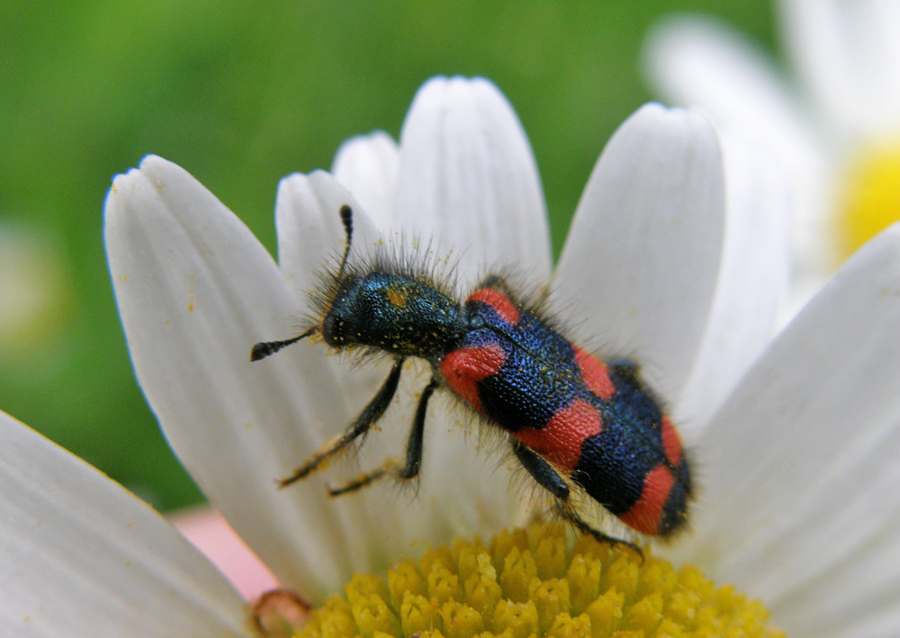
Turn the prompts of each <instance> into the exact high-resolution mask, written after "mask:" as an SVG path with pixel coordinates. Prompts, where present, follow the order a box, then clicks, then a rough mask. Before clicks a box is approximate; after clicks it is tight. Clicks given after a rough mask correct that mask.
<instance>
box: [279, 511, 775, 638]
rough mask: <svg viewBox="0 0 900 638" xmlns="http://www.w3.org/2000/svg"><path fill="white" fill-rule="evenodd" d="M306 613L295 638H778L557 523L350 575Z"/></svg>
mask: <svg viewBox="0 0 900 638" xmlns="http://www.w3.org/2000/svg"><path fill="white" fill-rule="evenodd" d="M345 590H346V596H345V597H344V596H334V597H332V598H330V599H329V600H327V601H326V602H325V604H324V605H323V607H321V608H320V609H318V610H316V611H315V612H313V614H312V616H311V617H310V619H309V622H308V623H307V624H306V626H305V627H303V628H302V629H301V630H299V631H298V632H297V633H295V634H294V635H295V636H298V637H300V638H354V637H355V636H361V637H362V638H389V637H391V636H398V637H399V636H403V637H412V636H417V637H418V638H472V637H477V638H491V637H492V636H503V637H504V638H529V636H536V637H537V636H554V637H557V638H569V637H572V638H575V637H584V638H600V637H603V636H615V637H616V638H638V637H646V638H650V637H659V638H662V637H663V636H681V637H685V638H686V637H687V636H698V637H699V636H710V637H711V636H735V637H737V636H748V637H752V636H765V637H767V638H774V637H776V636H784V633H783V632H782V631H780V630H778V629H776V628H774V627H772V626H771V625H770V624H769V622H768V611H767V610H766V609H765V608H764V607H763V605H762V604H761V603H759V602H758V601H755V600H749V599H747V598H746V597H745V596H744V595H742V594H740V593H738V592H736V591H735V590H734V588H733V587H731V586H724V587H716V586H715V585H713V583H712V582H711V581H710V580H708V579H707V578H705V577H704V576H703V574H701V573H700V571H699V570H698V569H697V568H696V567H692V566H686V567H682V568H681V569H679V570H677V571H676V570H675V569H674V568H673V567H672V565H671V564H669V563H668V562H666V561H664V560H661V559H659V558H654V557H652V556H647V557H646V558H645V559H644V561H643V562H641V559H640V558H639V557H638V556H637V555H636V553H635V552H633V551H631V550H629V549H625V548H619V547H611V546H609V545H606V544H601V543H598V542H597V541H595V540H594V539H593V538H592V537H590V536H579V537H578V538H576V539H575V541H574V542H571V541H568V540H567V537H566V529H565V528H564V526H562V525H559V524H551V525H547V524H535V525H533V526H531V527H530V528H529V529H528V530H521V529H520V530H515V531H513V532H503V533H501V534H500V535H499V536H497V537H496V538H494V539H493V540H492V541H491V542H490V544H489V545H485V544H483V543H482V542H481V541H480V540H479V539H477V538H476V539H475V540H471V541H469V540H457V541H456V542H455V543H454V544H453V545H452V546H451V547H436V548H434V549H431V550H430V551H428V553H426V554H425V556H424V557H423V558H422V559H421V560H419V561H407V562H404V563H400V564H399V565H397V566H396V567H394V568H393V569H391V570H390V572H388V575H387V578H386V579H385V578H380V577H377V576H371V575H366V576H362V575H357V576H355V577H354V578H353V580H352V581H351V582H350V584H348V585H347V586H346V588H345Z"/></svg>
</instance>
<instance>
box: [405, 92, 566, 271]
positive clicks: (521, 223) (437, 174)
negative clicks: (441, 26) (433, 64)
mask: <svg viewBox="0 0 900 638" xmlns="http://www.w3.org/2000/svg"><path fill="white" fill-rule="evenodd" d="M397 188H398V191H397V215H398V217H397V221H396V223H397V227H398V228H403V229H404V232H407V229H411V230H412V232H413V236H414V237H417V238H419V239H420V240H422V241H427V240H429V239H432V238H433V239H434V240H436V241H438V242H440V245H438V246H435V247H434V248H435V250H436V251H438V252H437V254H436V257H437V258H438V259H443V257H444V255H445V254H446V252H441V251H452V252H451V253H450V255H451V256H450V259H449V261H450V263H455V262H456V260H457V259H458V260H459V273H460V275H461V278H462V279H463V280H469V279H471V278H473V277H476V276H483V275H484V273H485V270H486V269H488V268H496V267H501V268H503V267H507V268H509V267H513V268H515V269H517V270H518V271H520V272H521V273H522V274H523V275H525V276H527V277H528V278H529V279H533V280H535V281H539V282H540V281H545V280H546V278H547V277H548V276H549V274H550V264H551V256H550V239H549V229H548V226H547V214H546V210H545V205H544V196H543V192H542V190H541V183H540V178H539V176H538V172H537V166H536V164H535V161H534V157H533V155H532V153H531V148H530V146H529V144H528V140H527V138H526V137H525V133H524V131H523V130H522V125H521V124H520V123H519V120H518V118H517V117H516V114H515V112H514V111H513V110H512V107H511V106H510V105H509V102H507V101H506V98H504V97H503V95H502V94H501V93H500V92H499V91H498V90H497V88H496V87H495V86H494V85H493V84H491V83H490V82H488V81H487V80H484V79H481V78H475V79H473V80H467V79H463V78H452V79H446V78H434V79H432V80H430V81H428V82H427V83H426V84H425V85H424V86H423V87H422V88H421V89H419V92H418V93H417V94H416V97H415V99H414V101H413V105H412V107H411V108H410V111H409V114H408V115H407V117H406V121H405V122H404V124H403V130H402V132H401V134H400V177H399V183H398V187H397Z"/></svg>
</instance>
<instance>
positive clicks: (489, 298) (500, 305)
mask: <svg viewBox="0 0 900 638" xmlns="http://www.w3.org/2000/svg"><path fill="white" fill-rule="evenodd" d="M466 301H481V302H483V303H486V304H487V305H489V306H491V307H492V308H493V309H494V310H496V311H497V314H498V315H500V318H501V319H503V321H505V322H506V323H508V324H510V325H513V326H514V325H516V324H517V323H519V309H518V308H516V307H515V306H514V305H513V303H512V302H511V301H510V300H509V298H508V297H507V296H506V295H504V294H503V293H502V292H500V291H497V290H494V289H493V288H481V289H479V290H476V291H475V292H473V293H472V294H471V295H469V298H468V299H467V300H466Z"/></svg>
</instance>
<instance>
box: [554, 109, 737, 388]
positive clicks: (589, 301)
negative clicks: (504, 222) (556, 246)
mask: <svg viewBox="0 0 900 638" xmlns="http://www.w3.org/2000/svg"><path fill="white" fill-rule="evenodd" d="M724 226H725V193H724V182H723V176H722V159H721V156H720V154H719V145H718V141H717V139H716V133H715V131H714V130H713V127H712V125H711V124H710V122H709V121H708V120H707V118H706V117H704V116H703V115H700V114H699V113H696V112H691V111H683V110H678V109H675V110H666V109H664V108H662V107H660V106H659V105H655V104H651V105H647V106H644V107H643V108H641V109H640V110H639V111H638V112H637V113H635V114H634V115H633V116H631V117H630V118H629V119H628V120H627V121H626V122H625V123H624V124H623V125H622V126H621V127H620V128H619V130H618V131H616V133H615V135H613V137H612V139H611V140H610V141H609V144H608V145H607V147H606V149H605V150H604V151H603V155H602V156H601V157H600V160H599V161H598V162H597V166H596V167H595V168H594V171H593V173H592V174H591V178H590V181H589V182H588V185H587V188H586V189H585V192H584V195H583V196H582V198H581V202H580V203H579V204H578V210H577V211H576V213H575V219H574V220H573V221H572V227H571V229H570V230H569V236H568V238H567V239H566V244H565V247H564V249H563V254H562V257H561V259H560V262H559V266H558V268H557V273H558V276H557V278H556V280H555V282H554V291H553V294H554V300H555V301H554V304H553V307H554V308H560V309H567V308H568V310H566V312H567V315H568V316H569V317H574V318H575V321H576V322H577V323H576V324H575V325H576V326H580V325H585V326H586V327H589V329H590V331H591V332H592V334H593V336H594V337H599V338H600V339H601V341H600V342H599V343H598V342H595V343H590V342H584V345H585V347H597V346H599V345H603V346H604V347H606V349H607V354H610V355H616V356H618V355H628V356H634V357H635V358H636V360H637V361H639V362H641V364H642V365H643V366H644V372H645V374H646V375H647V376H648V378H649V379H650V380H651V383H652V384H653V385H654V386H655V387H656V388H657V389H658V390H659V391H660V392H661V393H662V396H663V397H667V398H670V399H671V398H674V397H677V396H678V395H679V394H680V391H681V388H682V386H683V385H684V383H685V382H686V381H687V377H688V374H689V372H690V370H691V368H692V367H693V364H694V359H695V357H696V356H697V350H698V348H699V346H700V340H701V338H702V336H703V331H704V329H705V327H706V322H707V319H708V317H709V312H710V307H711V304H712V299H713V293H714V292H715V286H716V279H717V277H718V272H719V259H720V254H721V251H722V241H723V234H724Z"/></svg>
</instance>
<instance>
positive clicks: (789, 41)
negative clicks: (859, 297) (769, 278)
mask: <svg viewBox="0 0 900 638" xmlns="http://www.w3.org/2000/svg"><path fill="white" fill-rule="evenodd" d="M778 9H779V13H778V15H779V17H780V27H781V34H782V36H783V44H782V46H783V48H784V50H785V51H786V53H787V55H788V57H789V60H790V62H791V66H790V68H789V69H788V72H787V73H785V72H784V70H783V69H782V68H781V66H780V65H779V63H778V61H777V60H776V59H774V58H773V57H772V56H771V55H770V54H769V53H768V52H767V51H766V50H765V49H764V48H763V47H761V46H760V45H757V44H754V43H753V42H752V41H751V40H750V38H749V37H747V36H746V35H743V34H741V33H739V32H738V31H736V30H733V29H731V28H729V27H727V26H725V24H723V23H720V22H716V21H714V20H712V19H710V18H709V17H700V16H691V17H687V16H682V17H674V18H671V19H668V20H665V21H663V22H661V23H660V24H659V25H658V26H657V27H656V28H655V29H654V30H653V31H652V32H651V34H650V36H649V38H648V41H647V45H646V53H645V55H646V69H647V74H648V77H649V78H650V80H651V83H652V84H653V86H654V87H655V88H656V89H657V90H658V91H659V92H660V93H661V94H662V95H663V96H664V97H665V99H667V100H670V101H672V102H674V103H681V104H697V105H701V106H703V107H704V108H707V109H709V110H710V112H711V113H713V115H714V116H715V117H716V119H717V120H718V121H720V122H722V123H724V124H736V125H740V126H743V127H745V128H746V129H748V131H751V132H752V134H755V135H758V136H759V138H760V139H761V140H763V142H764V143H765V144H766V145H768V146H769V147H770V148H771V149H772V150H773V152H774V153H775V155H776V157H777V159H778V161H779V162H780V165H781V166H782V168H783V169H784V170H785V171H787V175H788V176H789V181H790V183H791V187H792V196H793V199H794V205H795V209H796V221H795V227H794V250H795V252H796V267H797V276H798V280H797V285H798V287H799V290H798V291H797V292H798V293H799V295H800V297H801V298H803V299H805V298H807V297H808V296H809V295H810V294H811V293H812V291H813V290H814V289H815V288H816V287H818V286H819V285H821V283H822V282H823V281H824V279H825V278H826V277H827V275H828V274H830V273H831V272H832V271H833V269H834V268H835V267H836V266H837V264H839V263H840V262H841V261H842V260H843V259H846V258H847V256H849V255H850V254H851V253H852V252H853V251H854V250H856V249H857V248H859V247H860V246H861V245H862V244H863V243H864V242H865V241H866V240H868V239H869V238H871V237H872V236H873V235H874V234H875V233H877V232H878V231H879V230H881V229H883V228H884V227H885V226H887V225H888V224H889V223H890V222H891V221H894V220H896V219H898V218H900V191H898V189H897V187H896V184H897V183H898V181H900V146H898V143H900V142H898V140H900V55H898V52H897V42H898V41H900V7H898V5H897V4H896V3H894V2H878V1H871V2H870V1H864V2H840V1H833V0H826V1H822V2H819V1H817V0H784V1H782V2H780V3H778Z"/></svg>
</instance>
